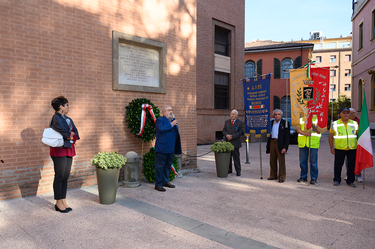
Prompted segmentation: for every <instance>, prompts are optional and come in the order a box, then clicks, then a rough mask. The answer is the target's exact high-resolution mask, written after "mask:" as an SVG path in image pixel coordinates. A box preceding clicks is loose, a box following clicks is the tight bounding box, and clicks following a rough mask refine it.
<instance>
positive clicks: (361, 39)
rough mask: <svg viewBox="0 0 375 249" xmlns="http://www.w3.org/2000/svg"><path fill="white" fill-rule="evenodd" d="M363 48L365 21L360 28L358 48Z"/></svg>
mask: <svg viewBox="0 0 375 249" xmlns="http://www.w3.org/2000/svg"><path fill="white" fill-rule="evenodd" d="M362 48H363V22H362V23H361V24H360V25H359V28H358V50H360V49H362Z"/></svg>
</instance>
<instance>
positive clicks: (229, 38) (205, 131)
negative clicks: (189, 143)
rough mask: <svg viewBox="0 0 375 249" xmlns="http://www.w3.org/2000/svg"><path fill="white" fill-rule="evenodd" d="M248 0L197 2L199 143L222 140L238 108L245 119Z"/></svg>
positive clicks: (208, 0)
mask: <svg viewBox="0 0 375 249" xmlns="http://www.w3.org/2000/svg"><path fill="white" fill-rule="evenodd" d="M244 25H245V1H235V2H228V1H225V0H207V1H197V89H196V90H197V92H196V93H197V125H198V129H197V134H198V136H197V143H198V144H206V143H212V142H214V141H215V140H218V139H222V137H223V135H222V130H223V127H224V121H225V120H226V119H228V118H229V117H230V111H231V110H232V109H237V110H238V111H239V115H240V118H241V119H242V120H243V119H244V106H243V90H242V86H241V79H243V72H244V68H243V56H244V54H243V48H244V45H243V44H244V32H245V31H244Z"/></svg>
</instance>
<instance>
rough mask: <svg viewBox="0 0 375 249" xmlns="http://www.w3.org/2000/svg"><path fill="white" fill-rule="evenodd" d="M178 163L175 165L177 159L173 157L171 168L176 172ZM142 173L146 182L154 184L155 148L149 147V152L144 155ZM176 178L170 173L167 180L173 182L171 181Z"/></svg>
mask: <svg viewBox="0 0 375 249" xmlns="http://www.w3.org/2000/svg"><path fill="white" fill-rule="evenodd" d="M177 165H178V163H177V157H174V159H173V166H174V168H175V169H176V171H178V166H177ZM142 166H143V168H142V172H143V175H144V176H145V177H146V179H147V181H149V182H152V183H154V182H155V148H154V147H151V148H150V150H149V151H148V152H147V153H146V154H145V156H144V158H143V163H142ZM175 177H176V175H175V174H174V173H173V171H172V170H171V172H170V173H169V179H170V180H171V181H173V179H174V178H175Z"/></svg>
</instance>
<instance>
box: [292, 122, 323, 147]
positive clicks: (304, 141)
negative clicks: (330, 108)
mask: <svg viewBox="0 0 375 249" xmlns="http://www.w3.org/2000/svg"><path fill="white" fill-rule="evenodd" d="M312 122H313V124H314V125H317V124H318V119H317V117H316V116H314V117H313V121H312ZM299 123H300V124H301V130H303V131H305V121H304V118H300V119H299ZM321 136H322V134H318V133H316V132H314V131H313V130H312V133H311V148H313V149H319V145H320V137H321ZM309 140H310V138H309V137H308V136H304V135H302V134H299V133H298V147H300V148H303V147H305V146H307V147H309Z"/></svg>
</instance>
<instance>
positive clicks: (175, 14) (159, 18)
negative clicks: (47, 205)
mask: <svg viewBox="0 0 375 249" xmlns="http://www.w3.org/2000/svg"><path fill="white" fill-rule="evenodd" d="M150 3H153V4H150ZM196 19H197V18H196V1H195V0H186V1H169V0H161V1H154V2H152V1H151V2H150V1H143V0H139V1H134V2H132V3H131V4H129V2H127V1H117V2H116V4H115V3H113V4H112V2H108V1H105V0H90V1H88V0H86V1H85V0H84V1H73V0H60V1H58V0H57V1H44V0H32V1H7V0H5V1H1V3H0V46H1V51H0V81H1V86H0V89H1V91H0V108H1V112H0V134H1V136H0V158H1V159H3V160H4V162H5V163H4V164H0V200H3V199H10V198H16V197H21V196H29V195H35V194H40V193H46V192H51V191H52V181H53V176H54V171H53V164H52V161H51V159H50V157H49V148H48V147H47V146H45V145H43V144H42V143H41V141H40V139H41V136H42V132H43V129H44V128H46V127H48V124H49V121H50V119H51V117H52V115H53V113H54V111H53V109H52V107H51V105H50V101H51V100H52V99H53V98H54V97H56V96H59V95H64V96H65V97H66V98H67V99H68V100H69V102H70V112H69V116H70V117H71V118H72V119H73V120H74V122H75V124H76V126H77V128H78V130H79V132H80V136H81V140H80V141H78V143H77V147H76V152H77V156H76V157H75V158H74V162H73V165H72V171H71V177H70V179H69V188H76V187H81V186H86V185H92V184H95V183H96V177H95V168H94V167H93V166H91V164H90V159H91V157H92V156H93V155H94V154H96V153H97V152H99V151H118V152H119V153H121V154H125V153H126V152H128V151H130V150H131V151H135V152H137V153H138V154H141V151H142V143H141V142H140V141H139V140H138V139H136V138H135V137H134V135H133V134H130V133H129V131H128V129H127V128H125V126H126V125H125V124H124V116H125V106H126V105H127V104H128V103H129V102H130V101H131V100H133V99H134V98H141V97H145V98H149V99H150V100H151V101H152V102H153V103H154V104H155V105H157V106H158V107H159V108H162V107H163V106H164V105H167V104H168V105H171V106H172V107H173V109H174V113H175V115H176V118H177V119H178V120H179V127H180V132H181V140H182V150H183V151H184V152H187V153H189V154H196V137H197V133H196V132H197V129H196V123H197V118H196V21H197V20H196ZM112 30H116V31H119V32H123V33H128V34H132V35H137V36H140V37H145V38H149V39H154V40H159V41H162V42H166V43H167V93H166V94H151V93H141V92H127V91H114V90H112V36H111V33H112ZM151 145H152V144H151ZM151 145H150V144H144V152H146V151H147V150H148V148H149V147H150V146H151ZM189 162H190V166H195V165H196V160H194V159H193V162H191V161H189Z"/></svg>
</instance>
